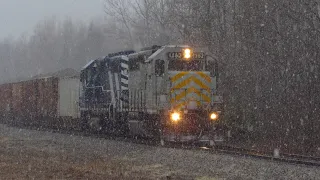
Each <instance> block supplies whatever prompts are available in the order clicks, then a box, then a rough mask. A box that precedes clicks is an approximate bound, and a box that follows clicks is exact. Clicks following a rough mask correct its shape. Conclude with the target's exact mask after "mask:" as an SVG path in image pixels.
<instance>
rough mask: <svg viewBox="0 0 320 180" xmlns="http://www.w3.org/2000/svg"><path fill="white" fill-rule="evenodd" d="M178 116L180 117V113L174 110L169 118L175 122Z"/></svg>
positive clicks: (178, 118)
mask: <svg viewBox="0 0 320 180" xmlns="http://www.w3.org/2000/svg"><path fill="white" fill-rule="evenodd" d="M180 118H181V117H180V114H179V113H177V112H174V113H172V114H171V120H172V121H175V122H176V121H179V120H180Z"/></svg>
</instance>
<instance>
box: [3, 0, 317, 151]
mask: <svg viewBox="0 0 320 180" xmlns="http://www.w3.org/2000/svg"><path fill="white" fill-rule="evenodd" d="M104 10H105V14H106V17H105V19H104V20H103V21H102V20H94V21H92V22H91V23H89V24H84V23H79V22H75V21H72V20H64V21H59V20H56V19H54V18H52V19H47V20H44V21H43V22H40V23H39V25H38V26H37V27H35V30H34V33H33V34H32V35H31V36H30V37H29V36H28V37H27V36H21V37H20V38H18V39H15V40H13V39H10V38H7V39H5V40H3V41H1V43H0V61H1V66H0V76H1V80H2V81H8V80H12V79H19V78H20V77H28V76H32V75H35V74H37V73H43V72H47V71H54V70H57V69H61V68H64V67H70V68H74V69H79V68H80V67H81V66H83V65H84V64H85V62H87V61H88V60H90V59H93V58H97V57H100V56H103V55H106V54H107V53H110V52H115V51H117V50H123V49H137V48H141V47H145V46H150V45H154V44H157V45H164V44H178V43H184V44H190V45H197V46H207V47H208V48H209V49H210V50H211V52H212V53H213V55H214V56H215V57H217V59H218V61H219V62H218V63H219V66H220V67H219V69H220V81H219V83H220V84H219V92H220V93H221V94H222V95H223V98H224V102H225V103H224V105H225V109H224V110H225V118H224V123H225V124H227V125H228V126H231V127H237V128H243V129H244V130H249V131H252V132H253V133H254V135H255V137H257V138H259V139H260V138H263V140H265V141H264V142H267V143H274V146H278V147H279V146H280V147H284V148H285V147H286V146H292V145H296V146H297V147H298V146H299V147H303V149H304V150H309V149H311V150H312V149H313V148H312V147H313V146H315V145H316V144H317V143H318V144H319V143H320V137H319V133H318V132H319V131H320V127H319V124H320V123H319V115H320V113H319V112H320V111H319V108H320V107H319V106H320V96H319V89H320V88H319V87H320V79H319V73H320V69H319V65H320V61H319V53H320V48H319V47H320V30H319V27H320V1H317V0H306V1H299V0H215V1H212V0H197V1H194V0H137V1H129V0H106V1H105V7H104ZM258 136H260V137H258ZM271 141H272V142H271Z"/></svg>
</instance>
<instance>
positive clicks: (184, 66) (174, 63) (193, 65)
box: [168, 60, 205, 71]
mask: <svg viewBox="0 0 320 180" xmlns="http://www.w3.org/2000/svg"><path fill="white" fill-rule="evenodd" d="M204 65H205V63H204V61H201V60H189V61H186V60H171V61H169V64H168V70H169V71H202V70H204Z"/></svg>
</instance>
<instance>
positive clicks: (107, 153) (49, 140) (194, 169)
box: [0, 125, 320, 180]
mask: <svg viewBox="0 0 320 180" xmlns="http://www.w3.org/2000/svg"><path fill="white" fill-rule="evenodd" d="M0 156H1V157H0V168H1V170H0V177H1V178H0V179H33V178H34V179H172V180H173V179H186V180H188V179H318V178H319V177H320V171H319V168H318V167H310V166H304V165H292V164H286V163H279V162H270V161H266V160H260V159H256V158H248V157H241V156H235V155H225V154H213V153H208V152H205V151H198V150H183V149H173V148H163V147H154V146H147V145H141V144H134V143H128V142H123V141H113V140H106V139H101V138H93V137H81V136H74V135H66V134H59V133H50V132H43V131H35V130H26V129H19V128H12V127H7V126H5V125H0Z"/></svg>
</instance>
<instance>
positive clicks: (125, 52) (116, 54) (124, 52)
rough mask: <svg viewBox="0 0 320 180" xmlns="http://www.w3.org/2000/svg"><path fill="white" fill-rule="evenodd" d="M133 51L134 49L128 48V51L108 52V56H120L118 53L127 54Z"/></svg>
mask: <svg viewBox="0 0 320 180" xmlns="http://www.w3.org/2000/svg"><path fill="white" fill-rule="evenodd" d="M132 53H135V51H134V50H128V51H120V52H116V53H110V54H108V57H114V56H120V55H129V54H132Z"/></svg>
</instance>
